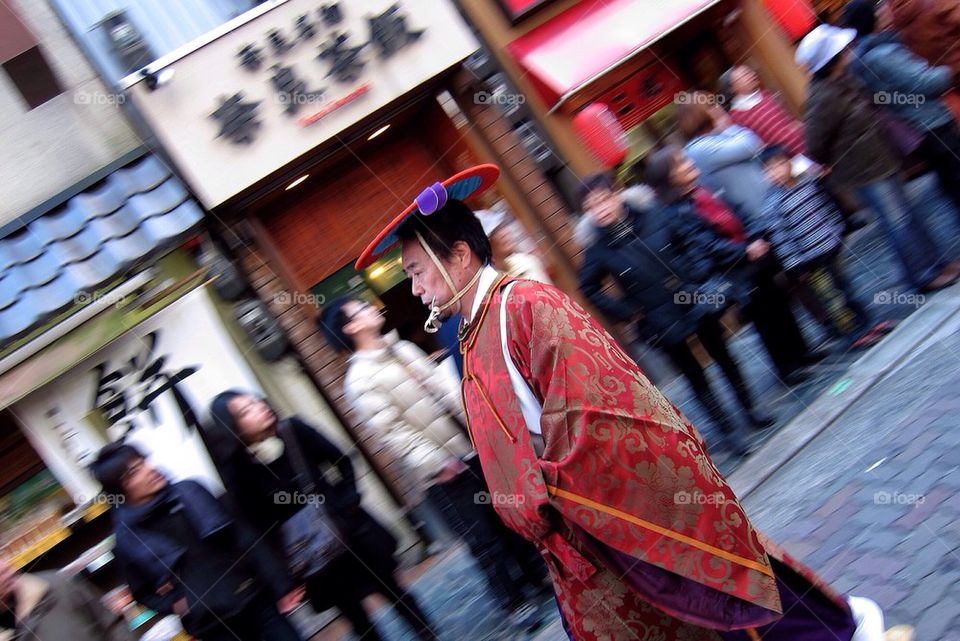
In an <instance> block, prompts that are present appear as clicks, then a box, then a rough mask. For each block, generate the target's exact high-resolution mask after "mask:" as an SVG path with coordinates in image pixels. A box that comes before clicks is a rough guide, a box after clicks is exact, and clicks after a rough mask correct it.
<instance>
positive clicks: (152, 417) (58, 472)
mask: <svg viewBox="0 0 960 641" xmlns="http://www.w3.org/2000/svg"><path fill="white" fill-rule="evenodd" d="M233 388H238V389H243V390H251V391H254V392H255V393H259V392H260V389H261V388H260V385H259V383H258V382H257V379H256V378H255V377H254V375H253V372H252V371H251V369H250V367H249V365H248V364H247V362H246V360H245V359H244V357H243V354H241V352H240V350H239V349H238V347H237V345H236V343H234V341H233V339H232V338H231V337H230V336H229V335H228V334H227V332H226V329H225V328H224V326H223V322H222V321H221V319H220V317H219V316H218V315H217V313H216V310H215V309H214V307H213V304H212V302H211V300H210V298H209V295H208V293H207V290H206V289H205V288H199V289H196V290H194V291H192V292H190V293H189V294H187V295H186V296H184V297H183V298H181V299H180V300H178V301H177V302H175V303H173V304H172V305H170V307H168V308H166V309H164V310H163V311H161V312H159V313H158V314H156V315H155V316H153V317H151V318H149V319H148V320H146V321H144V322H143V323H141V324H140V325H138V326H137V327H136V328H134V329H133V330H132V331H131V332H130V333H128V334H125V335H124V336H123V337H122V338H121V339H120V340H118V341H116V342H114V343H112V344H111V345H109V346H108V347H106V348H104V349H103V350H101V351H100V352H98V353H97V354H95V355H94V356H92V357H91V358H89V359H87V360H86V361H84V362H82V363H80V364H79V365H77V366H76V367H74V368H73V369H72V370H71V371H70V372H68V373H67V374H65V375H63V376H61V377H60V378H58V379H57V380H55V381H54V382H53V383H51V384H49V385H47V386H45V387H43V388H41V389H39V390H37V391H36V392H34V393H32V394H31V395H29V396H27V397H26V398H25V399H23V400H22V401H20V402H19V403H17V404H16V405H15V406H14V408H13V410H14V414H15V416H16V417H17V419H18V420H19V422H20V423H21V427H22V428H23V429H24V432H25V434H26V436H27V438H28V439H29V440H30V442H31V444H32V445H33V447H34V448H35V449H36V450H37V452H38V453H39V454H40V456H41V457H42V458H43V460H44V462H45V463H46V464H47V466H48V467H49V468H50V470H51V472H52V473H53V474H54V476H55V477H56V478H57V479H58V480H59V481H60V483H61V484H62V485H63V486H64V488H65V489H66V490H67V491H68V492H69V493H70V494H71V495H72V496H73V498H74V501H76V502H77V503H78V504H81V503H83V502H85V501H86V500H89V499H91V498H93V497H94V496H96V494H97V492H98V491H99V486H98V485H97V483H96V482H95V481H94V480H93V478H92V477H91V476H90V474H89V473H88V472H87V471H86V465H87V464H89V462H90V461H91V460H93V458H95V457H96V453H97V451H98V450H99V448H100V447H102V446H103V445H104V444H105V443H106V442H107V440H108V439H109V440H111V441H113V440H118V439H121V438H123V439H125V440H126V441H127V442H129V443H131V444H134V445H136V446H138V447H139V448H140V449H142V450H143V451H144V452H145V453H146V454H147V455H148V459H149V461H150V462H151V463H152V464H153V465H155V466H156V467H157V468H158V469H160V470H161V471H163V472H164V473H165V474H167V476H168V477H170V478H171V479H172V480H180V479H184V478H193V479H197V480H199V481H201V482H203V483H204V484H205V485H207V486H208V487H209V488H210V489H211V490H213V491H215V492H218V493H219V492H220V491H221V489H222V486H221V484H220V479H219V477H218V476H217V473H216V470H215V468H214V466H213V464H212V463H211V461H210V458H209V456H208V455H207V452H206V448H205V447H204V445H203V442H202V440H201V437H200V433H199V427H198V421H199V420H203V419H204V418H205V417H206V415H207V408H208V407H209V403H210V401H211V400H212V399H213V397H214V396H216V395H217V394H219V393H220V392H222V391H224V390H228V389H233Z"/></svg>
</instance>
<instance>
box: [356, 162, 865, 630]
mask: <svg viewBox="0 0 960 641" xmlns="http://www.w3.org/2000/svg"><path fill="white" fill-rule="evenodd" d="M497 175H498V171H497V169H496V167H494V166H492V165H483V166H480V167H476V168H473V169H471V170H467V171H465V172H461V173H460V174H458V175H456V176H454V177H453V178H450V179H448V180H447V181H444V183H442V184H441V183H436V184H434V185H433V186H431V187H429V188H427V189H426V190H424V192H422V193H421V194H420V196H418V197H417V199H416V201H415V202H414V203H413V204H412V205H411V206H410V207H408V208H407V209H406V210H405V211H404V212H403V213H402V214H401V215H400V216H398V217H397V218H396V219H395V220H394V221H393V222H392V223H391V224H390V225H389V226H388V227H387V228H386V229H384V230H383V231H382V232H381V233H380V234H379V235H378V237H377V238H376V239H375V240H374V241H373V242H372V243H371V245H370V246H369V247H368V248H367V250H366V251H365V252H364V253H363V254H362V255H361V257H360V259H359V260H358V261H357V268H358V269H360V268H364V267H367V266H369V265H370V264H371V263H372V262H374V261H375V260H377V259H378V258H379V257H380V256H382V255H383V254H384V253H386V251H388V250H389V249H390V248H391V247H393V246H394V245H396V244H397V243H402V253H403V266H404V271H405V272H406V274H407V275H408V276H409V277H410V278H411V279H412V286H413V294H414V295H415V296H417V297H419V298H420V299H421V300H422V301H423V302H424V304H425V305H426V306H427V307H428V308H429V309H430V316H429V319H428V320H427V323H426V325H425V329H427V331H436V329H437V327H438V324H437V323H438V322H439V321H442V320H443V319H445V318H447V317H449V316H450V315H452V314H455V313H459V314H460V315H461V316H462V317H463V319H464V321H463V325H462V327H461V332H460V337H461V351H462V353H463V355H464V376H463V384H462V397H463V402H464V406H465V409H466V415H467V418H468V427H469V430H470V436H471V439H472V441H473V444H474V446H475V447H476V449H477V452H478V453H479V457H480V461H481V464H482V467H483V473H484V476H485V477H486V480H487V483H488V484H489V489H490V494H491V500H492V502H493V504H494V507H495V508H496V510H497V513H498V514H499V515H500V517H501V518H502V519H503V521H504V522H505V523H506V524H507V525H508V526H509V527H510V528H512V529H513V530H515V531H516V532H518V533H520V534H521V535H523V536H524V537H525V538H527V539H528V540H530V541H531V542H533V543H534V545H536V546H537V549H538V550H539V551H540V553H541V554H542V556H543V558H544V559H545V561H546V563H547V566H548V568H549V570H550V574H551V577H552V579H553V582H554V587H555V589H556V593H557V600H558V603H559V605H560V610H561V613H562V616H563V620H564V624H565V627H566V629H567V631H568V634H569V635H570V637H571V638H572V639H576V640H577V641H627V640H634V639H643V640H649V641H654V640H657V641H660V640H663V641H673V640H679V641H727V640H739V639H767V640H770V641H780V640H784V641H785V640H791V641H794V640H798V639H802V640H803V641H821V640H822V641H851V640H853V641H861V640H862V641H867V640H869V641H874V640H875V639H883V638H884V637H883V632H882V619H881V620H880V621H879V622H878V621H877V620H874V621H873V622H872V631H871V630H869V629H868V627H869V625H871V624H870V623H869V622H868V623H866V624H865V626H863V627H862V628H861V629H859V630H858V626H857V618H855V616H854V613H853V612H852V611H851V608H850V605H849V604H848V602H847V601H846V600H845V599H844V598H843V597H841V596H840V595H838V594H836V593H835V592H833V591H832V590H831V589H830V588H829V587H828V586H827V585H825V584H824V583H823V582H822V581H821V580H820V579H819V578H818V577H817V576H816V575H815V574H814V573H813V572H812V571H811V570H809V569H808V568H806V567H804V566H802V565H801V564H799V563H797V562H796V561H794V560H792V559H790V558H789V557H788V556H787V555H786V554H785V553H784V552H783V551H782V550H781V549H779V548H778V547H777V546H775V545H774V544H772V543H771V542H770V541H769V540H767V539H765V538H764V537H763V536H762V535H761V534H760V533H759V532H757V531H756V530H754V529H753V527H752V526H751V524H750V521H749V520H748V519H747V517H746V515H745V514H744V511H743V508H742V507H741V506H740V504H739V502H738V501H737V498H736V496H735V495H734V493H733V491H732V490H731V489H730V487H729V486H728V485H727V483H726V481H725V480H724V478H723V476H722V475H721V474H720V472H719V471H718V470H717V468H716V467H715V466H714V464H713V462H712V461H711V459H710V456H709V455H708V454H707V449H706V445H705V444H704V442H703V439H702V438H701V437H700V435H699V434H698V433H697V431H696V430H695V429H694V427H693V426H692V425H690V423H689V422H688V421H687V420H686V418H685V417H684V416H683V414H682V413H681V412H680V411H679V410H678V409H677V408H676V407H675V406H673V405H672V404H671V403H670V402H669V401H668V400H667V399H666V398H665V397H664V396H663V395H662V394H661V393H660V391H659V390H658V389H657V388H656V387H655V386H654V385H653V384H652V383H650V381H649V380H647V378H646V376H644V374H643V372H642V371H641V370H640V368H639V367H638V366H637V365H636V363H634V361H633V360H632V359H631V358H630V357H629V356H628V355H627V354H626V352H624V350H623V349H621V347H620V346H619V345H618V344H617V343H616V341H615V340H614V339H613V337H611V336H610V335H609V334H608V333H607V332H606V331H605V330H604V329H603V327H602V326H601V325H600V324H599V323H598V322H597V321H596V320H594V319H593V318H592V317H591V316H590V315H589V314H588V313H587V312H586V311H584V310H583V309H582V308H581V307H580V306H579V305H578V304H577V303H576V302H575V301H573V300H572V299H571V298H570V297H568V296H567V295H566V294H564V293H563V292H562V291H560V290H559V289H556V288H555V287H551V286H549V285H543V284H540V283H536V282H533V281H526V280H515V279H511V278H509V277H507V276H505V275H503V274H500V273H499V272H498V271H497V270H496V269H494V268H493V267H492V266H491V264H490V261H491V251H490V244H489V241H488V240H487V238H486V236H484V234H483V229H482V227H481V225H480V223H479V221H477V219H476V217H475V216H474V214H473V213H472V212H471V210H470V209H469V208H468V207H467V206H466V205H465V204H464V203H463V200H467V199H469V198H470V197H473V196H475V195H477V194H478V193H479V192H481V191H483V190H484V189H486V188H487V187H489V186H490V185H491V184H492V183H493V182H494V181H495V179H496V177H497ZM862 601H865V600H862ZM862 601H861V602H862ZM867 603H868V604H869V603H870V602H867ZM874 608H875V605H874ZM859 614H860V613H858V615H859ZM872 614H874V615H877V614H879V613H878V612H873V613H872ZM858 618H859V617H858ZM874 618H875V619H876V617H874Z"/></svg>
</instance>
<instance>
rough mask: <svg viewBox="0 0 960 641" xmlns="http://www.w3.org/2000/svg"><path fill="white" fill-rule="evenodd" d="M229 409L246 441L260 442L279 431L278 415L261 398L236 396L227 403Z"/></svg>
mask: <svg viewBox="0 0 960 641" xmlns="http://www.w3.org/2000/svg"><path fill="white" fill-rule="evenodd" d="M227 409H228V410H230V414H231V415H232V416H233V420H234V421H235V422H236V423H237V430H238V431H239V432H240V438H242V439H243V440H244V442H246V443H248V444H249V443H259V442H260V441H262V440H263V439H265V438H267V437H270V436H273V435H274V434H276V431H277V415H276V414H275V413H274V411H273V408H271V407H270V405H269V404H268V403H267V402H266V401H264V400H263V399H261V398H256V397H253V396H248V395H246V394H244V395H242V396H236V397H234V398H232V399H230V402H228V403H227Z"/></svg>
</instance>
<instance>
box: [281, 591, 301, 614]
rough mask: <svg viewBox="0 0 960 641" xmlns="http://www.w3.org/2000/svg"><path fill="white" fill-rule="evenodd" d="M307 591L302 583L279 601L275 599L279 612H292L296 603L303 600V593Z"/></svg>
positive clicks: (298, 603)
mask: <svg viewBox="0 0 960 641" xmlns="http://www.w3.org/2000/svg"><path fill="white" fill-rule="evenodd" d="M306 593H307V589H306V588H305V587H303V586H302V585H301V586H300V587H298V588H295V589H293V590H291V591H290V592H288V593H287V594H286V595H284V596H283V598H281V599H280V600H279V601H277V610H279V611H280V614H287V613H289V612H293V611H294V610H295V609H296V608H297V606H298V605H300V603H301V602H302V601H303V597H304V595H305V594H306Z"/></svg>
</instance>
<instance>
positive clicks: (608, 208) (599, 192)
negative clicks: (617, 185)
mask: <svg viewBox="0 0 960 641" xmlns="http://www.w3.org/2000/svg"><path fill="white" fill-rule="evenodd" d="M583 208H584V213H585V214H586V215H587V216H588V217H589V219H590V220H591V221H593V224H594V225H596V226H597V227H609V226H610V225H613V224H615V223H617V222H618V221H619V220H620V219H622V218H623V200H622V199H621V198H620V194H618V193H617V192H615V191H613V190H611V189H594V190H593V191H591V192H590V193H589V194H587V197H586V198H584V199H583Z"/></svg>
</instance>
